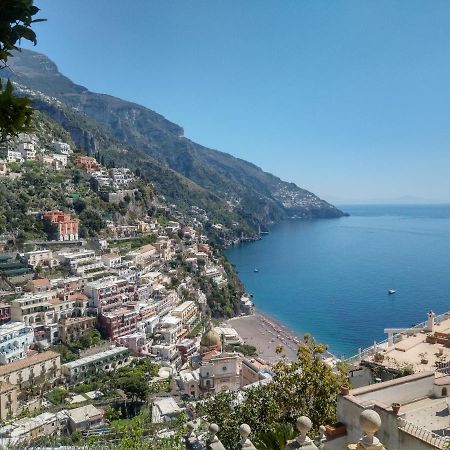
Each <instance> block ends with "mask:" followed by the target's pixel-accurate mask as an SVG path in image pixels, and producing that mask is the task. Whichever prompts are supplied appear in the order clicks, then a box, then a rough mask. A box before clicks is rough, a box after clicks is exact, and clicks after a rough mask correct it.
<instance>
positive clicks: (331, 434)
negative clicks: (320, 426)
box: [325, 422, 347, 439]
mask: <svg viewBox="0 0 450 450" xmlns="http://www.w3.org/2000/svg"><path fill="white" fill-rule="evenodd" d="M345 434H347V428H346V426H345V425H344V424H343V423H341V422H337V423H335V424H334V425H325V435H326V436H327V438H329V439H333V438H337V437H339V436H344V435H345Z"/></svg>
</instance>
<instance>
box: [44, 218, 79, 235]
mask: <svg viewBox="0 0 450 450" xmlns="http://www.w3.org/2000/svg"><path fill="white" fill-rule="evenodd" d="M44 219H47V220H49V221H50V222H51V223H52V224H53V225H54V227H55V231H56V240H57V241H77V240H78V221H77V220H74V219H72V218H71V217H70V214H69V213H66V212H63V211H47V212H46V213H44Z"/></svg>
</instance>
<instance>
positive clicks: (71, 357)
mask: <svg viewBox="0 0 450 450" xmlns="http://www.w3.org/2000/svg"><path fill="white" fill-rule="evenodd" d="M50 350H51V351H53V352H56V353H59V354H60V355H61V364H65V363H68V362H70V361H75V360H76V359H77V358H78V354H77V353H75V352H73V351H71V350H70V349H69V348H67V347H66V346H65V345H63V344H58V345H51V346H50ZM86 392H88V391H86Z"/></svg>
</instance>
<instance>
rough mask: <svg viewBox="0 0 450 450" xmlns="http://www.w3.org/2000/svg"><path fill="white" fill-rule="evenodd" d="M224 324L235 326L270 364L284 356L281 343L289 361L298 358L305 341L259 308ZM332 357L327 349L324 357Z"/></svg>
mask: <svg viewBox="0 0 450 450" xmlns="http://www.w3.org/2000/svg"><path fill="white" fill-rule="evenodd" d="M223 324H224V326H229V327H232V328H234V329H235V330H236V331H237V333H238V334H239V336H240V337H241V338H242V340H243V341H244V343H245V344H247V345H253V346H254V347H256V350H257V353H258V357H260V358H261V359H263V360H265V361H266V362H268V363H270V364H274V363H275V362H277V361H278V360H280V359H281V357H282V354H280V355H279V354H277V353H276V348H277V347H278V346H279V345H282V346H283V353H284V354H285V355H286V357H287V359H288V360H289V361H294V360H297V350H298V346H299V345H300V344H301V343H302V342H304V340H303V336H299V335H298V333H296V332H294V331H293V330H291V329H290V328H289V327H287V326H286V325H284V324H282V323H281V322H279V321H278V320H276V319H274V318H273V317H271V316H270V315H268V314H266V313H264V312H261V311H259V310H256V312H255V314H252V315H250V316H239V317H233V318H231V319H228V320H226V321H225V322H223ZM331 358H335V356H334V355H332V354H331V353H330V352H329V351H328V350H327V351H326V353H325V354H324V359H331Z"/></svg>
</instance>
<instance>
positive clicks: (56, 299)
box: [48, 298, 64, 305]
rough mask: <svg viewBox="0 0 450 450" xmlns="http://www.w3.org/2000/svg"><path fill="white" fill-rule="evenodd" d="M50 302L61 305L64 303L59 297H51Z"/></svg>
mask: <svg viewBox="0 0 450 450" xmlns="http://www.w3.org/2000/svg"><path fill="white" fill-rule="evenodd" d="M48 302H49V303H51V304H52V305H59V304H60V303H64V302H63V301H62V300H60V299H59V298H51V299H50V300H49V301H48Z"/></svg>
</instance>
